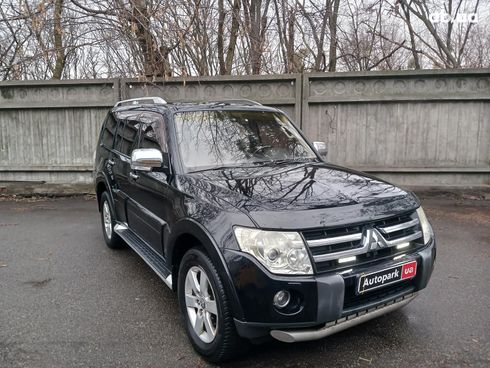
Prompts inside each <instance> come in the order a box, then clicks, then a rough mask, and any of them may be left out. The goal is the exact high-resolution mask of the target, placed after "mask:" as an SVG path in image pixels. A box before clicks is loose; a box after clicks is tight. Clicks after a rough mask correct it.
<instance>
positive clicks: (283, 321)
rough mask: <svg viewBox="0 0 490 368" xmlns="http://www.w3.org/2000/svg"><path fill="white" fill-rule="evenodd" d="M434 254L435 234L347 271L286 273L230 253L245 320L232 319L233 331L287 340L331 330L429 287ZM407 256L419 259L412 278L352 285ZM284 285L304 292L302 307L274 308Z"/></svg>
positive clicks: (404, 301)
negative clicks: (401, 253)
mask: <svg viewBox="0 0 490 368" xmlns="http://www.w3.org/2000/svg"><path fill="white" fill-rule="evenodd" d="M435 257H436V244H435V240H434V239H433V240H432V241H431V242H430V243H429V244H428V245H427V246H425V247H424V248H421V249H418V250H417V251H415V252H413V253H410V254H407V255H406V256H405V257H404V258H403V259H402V260H382V261H380V262H377V263H376V264H372V265H367V266H363V267H358V268H356V267H353V268H352V269H351V270H348V271H349V272H345V271H344V272H342V273H327V274H320V275H315V276H308V277H305V276H301V277H298V276H296V277H286V276H277V275H272V274H270V273H269V272H267V271H265V270H264V269H263V268H262V267H261V266H260V265H257V264H256V262H254V260H253V259H249V258H248V257H246V256H244V255H243V253H240V255H237V254H228V255H227V256H226V258H227V262H228V266H229V268H230V273H231V275H232V277H233V282H234V285H235V288H236V291H237V296H238V299H239V303H240V305H241V307H242V310H243V315H244V317H245V318H244V320H238V319H235V325H236V327H237V331H238V333H239V334H240V335H241V336H242V337H245V338H249V339H260V338H262V337H265V336H270V335H272V336H273V337H274V338H276V339H278V340H281V341H286V342H293V341H305V340H313V339H318V338H322V337H325V336H328V335H331V334H332V333H335V332H338V331H341V330H343V329H345V328H348V327H350V326H353V325H355V324H358V323H361V322H364V321H366V320H368V319H372V318H375V317H377V316H379V315H381V314H385V313H388V312H390V311H392V310H394V309H397V308H399V307H402V306H404V305H405V304H407V303H408V302H410V301H411V300H412V299H413V298H414V296H415V295H416V293H417V292H418V291H419V290H422V289H423V288H425V287H426V286H427V283H428V282H429V279H430V277H431V275H432V270H433V265H434V261H435ZM411 260H416V261H417V275H416V277H415V278H413V279H410V280H408V281H403V282H399V283H395V284H393V285H387V286H386V287H383V288H380V289H378V290H376V291H373V292H367V293H365V294H362V295H357V294H356V292H355V285H356V280H357V278H358V277H359V275H360V274H362V273H366V272H373V271H376V270H377V269H381V268H386V267H390V266H392V265H396V264H397V263H398V264H399V263H400V262H403V263H405V262H408V261H411ZM283 289H287V290H291V291H292V292H296V293H298V294H299V295H301V296H302V305H301V308H300V310H299V311H297V312H296V313H293V314H289V315H287V314H283V313H280V312H279V311H277V310H276V309H275V308H274V307H273V305H272V298H273V296H274V294H275V293H276V292H277V291H279V290H283Z"/></svg>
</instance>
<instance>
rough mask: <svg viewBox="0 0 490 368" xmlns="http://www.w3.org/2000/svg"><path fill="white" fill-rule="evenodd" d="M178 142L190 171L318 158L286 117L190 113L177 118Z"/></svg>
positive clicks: (215, 112) (259, 112)
mask: <svg viewBox="0 0 490 368" xmlns="http://www.w3.org/2000/svg"><path fill="white" fill-rule="evenodd" d="M175 121H176V130H177V141H178V146H179V149H180V153H181V155H182V160H183V163H184V165H185V167H186V168H187V169H188V170H189V171H195V170H204V169H212V168H216V167H222V166H246V165H254V164H260V163H263V162H272V161H282V160H299V159H313V158H316V156H315V154H314V153H313V151H312V150H311V148H310V147H309V146H308V145H307V144H306V142H305V141H304V140H303V138H302V137H301V136H300V135H299V133H298V132H297V130H296V129H295V128H294V126H293V125H292V124H291V123H290V122H289V121H288V119H287V118H286V117H285V116H284V115H283V114H277V113H273V112H262V111H189V112H182V113H178V114H176V116H175Z"/></svg>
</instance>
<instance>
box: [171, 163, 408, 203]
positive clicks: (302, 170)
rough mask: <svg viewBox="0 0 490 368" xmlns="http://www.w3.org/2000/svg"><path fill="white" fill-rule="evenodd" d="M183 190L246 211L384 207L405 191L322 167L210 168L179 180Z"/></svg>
mask: <svg viewBox="0 0 490 368" xmlns="http://www.w3.org/2000/svg"><path fill="white" fill-rule="evenodd" d="M179 181H180V184H181V185H182V187H183V190H184V191H185V192H186V193H188V194H190V195H193V196H194V195H196V196H201V197H202V195H203V193H201V194H198V193H196V191H204V192H206V196H209V195H211V196H212V197H215V198H216V200H218V199H219V200H220V201H226V202H227V203H229V204H231V205H232V206H234V207H236V208H239V209H242V210H246V211H248V212H251V211H254V212H255V211H286V210H301V209H321V208H330V207H338V206H349V205H355V204H361V203H362V204H364V205H365V206H369V204H370V203H372V204H374V203H376V204H381V203H382V202H385V204H387V203H388V202H390V201H393V200H394V199H395V198H399V197H405V196H407V193H406V192H405V191H403V190H402V189H399V188H397V187H395V186H394V185H392V184H389V183H386V182H383V181H381V180H379V179H374V178H370V177H367V176H363V174H361V173H358V172H355V171H349V170H346V169H340V168H338V167H335V166H330V165H326V164H324V163H309V164H304V163H303V164H294V165H288V166H287V167H284V166H282V167H281V166H279V167H277V166H276V167H254V168H236V169H224V170H209V171H205V172H199V173H191V174H187V175H184V176H181V177H180V178H179Z"/></svg>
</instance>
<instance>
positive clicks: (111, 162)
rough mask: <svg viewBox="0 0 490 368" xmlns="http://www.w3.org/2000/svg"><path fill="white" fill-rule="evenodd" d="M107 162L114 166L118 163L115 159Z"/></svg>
mask: <svg viewBox="0 0 490 368" xmlns="http://www.w3.org/2000/svg"><path fill="white" fill-rule="evenodd" d="M107 163H108V164H109V165H111V166H114V165H115V164H116V162H115V161H114V160H107Z"/></svg>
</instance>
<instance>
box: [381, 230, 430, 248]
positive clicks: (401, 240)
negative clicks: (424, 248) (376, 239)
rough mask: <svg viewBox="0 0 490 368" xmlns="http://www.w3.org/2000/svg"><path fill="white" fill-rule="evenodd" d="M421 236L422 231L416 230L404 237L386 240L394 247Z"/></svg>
mask: <svg viewBox="0 0 490 368" xmlns="http://www.w3.org/2000/svg"><path fill="white" fill-rule="evenodd" d="M421 237H422V231H416V232H414V233H413V234H410V235H407V236H404V237H403V238H398V239H394V240H387V241H386V242H387V243H388V245H389V246H390V247H394V246H395V245H399V244H401V243H406V242H409V241H412V240H415V239H418V238H421Z"/></svg>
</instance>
